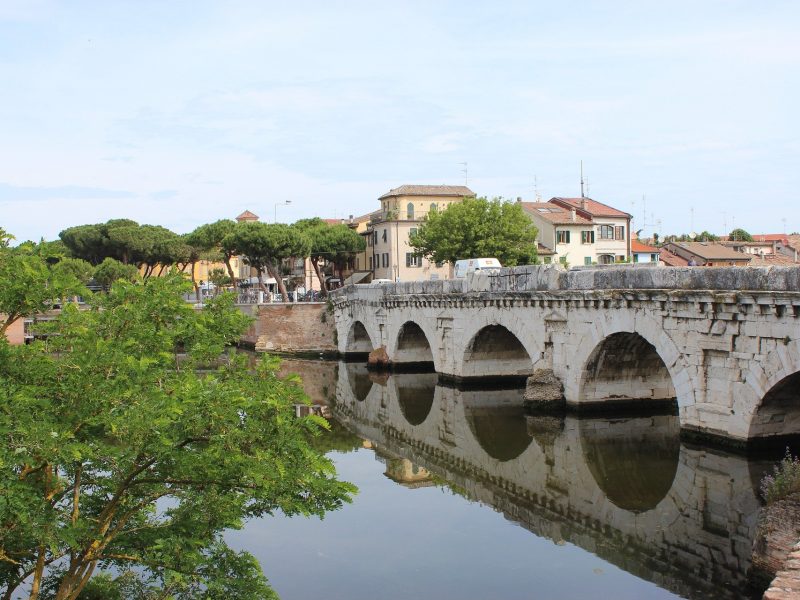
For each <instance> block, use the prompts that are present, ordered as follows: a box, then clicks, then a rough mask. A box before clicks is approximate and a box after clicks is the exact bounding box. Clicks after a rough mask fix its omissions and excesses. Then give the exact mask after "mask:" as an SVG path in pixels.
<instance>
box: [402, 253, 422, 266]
mask: <svg viewBox="0 0 800 600" xmlns="http://www.w3.org/2000/svg"><path fill="white" fill-rule="evenodd" d="M420 263H421V261H420V258H419V256H417V255H416V254H414V253H413V252H406V266H407V267H419V266H421V264H420Z"/></svg>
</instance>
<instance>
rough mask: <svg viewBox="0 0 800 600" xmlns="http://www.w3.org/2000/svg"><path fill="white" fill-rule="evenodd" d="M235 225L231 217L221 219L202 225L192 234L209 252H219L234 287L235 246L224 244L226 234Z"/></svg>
mask: <svg viewBox="0 0 800 600" xmlns="http://www.w3.org/2000/svg"><path fill="white" fill-rule="evenodd" d="M235 227H236V222H234V221H231V220H230V219H221V220H219V221H215V222H213V223H207V224H205V225H200V227H198V228H197V229H195V230H194V231H193V232H192V236H193V237H194V238H195V241H196V243H197V244H198V245H199V246H201V247H203V248H205V249H206V251H208V252H212V253H215V254H217V255H218V258H220V259H221V260H222V262H223V263H225V268H226V269H227V270H228V276H229V277H230V278H231V283H232V285H233V286H234V287H236V273H234V272H233V265H232V264H231V260H232V259H233V257H234V256H235V255H236V253H235V251H234V250H235V249H234V248H229V247H228V246H226V245H225V244H224V240H225V236H227V235H228V234H230V233H231V232H232V231H233V230H234V228H235ZM215 258H217V257H215Z"/></svg>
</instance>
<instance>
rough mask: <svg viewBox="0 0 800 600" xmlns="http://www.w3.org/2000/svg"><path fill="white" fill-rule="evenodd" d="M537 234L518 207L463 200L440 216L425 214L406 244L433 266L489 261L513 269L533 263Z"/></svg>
mask: <svg viewBox="0 0 800 600" xmlns="http://www.w3.org/2000/svg"><path fill="white" fill-rule="evenodd" d="M537 233H538V231H537V230H536V227H535V226H534V225H533V223H532V222H531V220H530V218H528V216H527V215H526V214H525V212H524V211H523V209H522V206H521V205H520V204H519V203H516V202H505V201H503V200H502V199H499V198H495V199H494V200H487V199H486V198H465V199H464V200H463V201H462V202H457V203H454V204H451V205H450V206H448V207H447V209H445V210H444V211H442V212H437V211H432V212H430V213H428V216H427V218H426V220H425V222H424V223H423V224H422V226H421V227H420V228H419V229H418V231H417V233H416V234H413V235H412V236H411V237H410V240H409V242H410V244H411V246H412V247H414V248H415V249H416V251H417V252H418V253H419V254H421V255H422V256H425V257H427V258H428V259H430V260H432V261H434V262H450V263H455V261H457V260H459V259H464V258H477V257H492V258H497V259H498V260H500V262H501V263H502V264H503V266H509V267H513V266H515V265H520V264H532V263H534V262H536V260H537V255H536V235H537Z"/></svg>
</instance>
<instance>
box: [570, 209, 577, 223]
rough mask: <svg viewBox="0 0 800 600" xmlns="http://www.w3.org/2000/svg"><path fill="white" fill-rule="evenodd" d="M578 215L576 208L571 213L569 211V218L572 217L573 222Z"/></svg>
mask: <svg viewBox="0 0 800 600" xmlns="http://www.w3.org/2000/svg"><path fill="white" fill-rule="evenodd" d="M576 215H577V212H576V211H575V209H574V208H573V209H572V210H571V211H569V216H570V218H571V219H572V221H573V222H575V217H576Z"/></svg>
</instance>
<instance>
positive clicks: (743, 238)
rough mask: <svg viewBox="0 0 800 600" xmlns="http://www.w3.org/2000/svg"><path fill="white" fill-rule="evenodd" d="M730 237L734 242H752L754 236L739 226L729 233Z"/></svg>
mask: <svg viewBox="0 0 800 600" xmlns="http://www.w3.org/2000/svg"><path fill="white" fill-rule="evenodd" d="M728 239H729V240H731V241H733V242H752V241H753V236H752V235H750V234H749V233H747V231H745V230H744V229H741V228H740V227H737V228H736V229H734V230H733V231H731V232H730V233H729V234H728Z"/></svg>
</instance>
